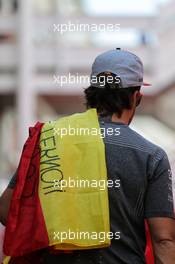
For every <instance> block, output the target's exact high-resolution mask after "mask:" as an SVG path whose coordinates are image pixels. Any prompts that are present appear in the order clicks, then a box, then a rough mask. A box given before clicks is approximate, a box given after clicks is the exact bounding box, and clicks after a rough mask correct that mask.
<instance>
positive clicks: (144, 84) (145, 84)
mask: <svg viewBox="0 0 175 264" xmlns="http://www.w3.org/2000/svg"><path fill="white" fill-rule="evenodd" d="M142 85H143V86H152V84H151V83H146V82H143V84H142Z"/></svg>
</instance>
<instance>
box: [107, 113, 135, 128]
mask: <svg viewBox="0 0 175 264" xmlns="http://www.w3.org/2000/svg"><path fill="white" fill-rule="evenodd" d="M131 117H132V113H131V111H124V112H123V113H122V115H121V117H118V116H117V115H116V114H113V115H112V122H116V123H117V122H119V123H124V124H125V125H129V124H130V122H131Z"/></svg>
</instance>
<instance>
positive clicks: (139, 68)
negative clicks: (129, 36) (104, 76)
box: [90, 48, 151, 88]
mask: <svg viewBox="0 0 175 264" xmlns="http://www.w3.org/2000/svg"><path fill="white" fill-rule="evenodd" d="M103 72H109V73H113V74H115V75H116V76H118V78H119V79H120V83H119V87H120V88H128V87H134V86H150V85H151V84H149V83H145V82H143V64H142V61H141V60H140V58H139V57H138V56H136V55H135V54H133V53H131V52H129V51H125V50H121V49H120V48H116V49H115V50H110V51H107V52H104V53H102V54H100V55H99V56H97V57H96V59H95V61H94V63H93V65H92V72H91V78H90V83H91V85H93V86H95V87H99V88H102V87H104V85H102V84H101V83H100V82H99V79H98V78H96V77H97V76H98V75H99V74H100V73H103Z"/></svg>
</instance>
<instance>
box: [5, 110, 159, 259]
mask: <svg viewBox="0 0 175 264" xmlns="http://www.w3.org/2000/svg"><path fill="white" fill-rule="evenodd" d="M70 127H71V128H74V129H77V128H80V127H81V128H84V129H86V131H87V129H92V128H96V129H97V130H98V129H99V124H98V118H97V113H96V110H95V109H91V110H88V111H87V112H85V113H81V114H75V115H73V116H70V117H66V118H62V119H60V120H58V121H54V122H48V123H46V124H43V123H39V122H38V123H37V124H36V125H35V126H34V127H32V128H30V129H29V137H28V139H27V141H26V143H25V145H24V148H23V151H22V155H21V159H20V163H19V166H18V176H17V184H16V186H15V189H14V192H13V197H12V201H11V205H10V210H9V215H8V220H7V226H6V231H5V239H4V253H5V255H6V256H12V258H11V260H10V261H9V260H8V259H7V262H3V263H11V264H13V263H15V264H16V263H21V264H24V263H23V260H22V258H21V259H20V258H19V262H13V259H14V260H15V261H17V260H18V257H19V256H24V255H28V257H29V258H30V254H31V257H32V256H34V258H35V254H33V253H32V252H35V251H37V250H39V249H43V248H46V247H49V246H52V248H53V249H54V250H57V251H58V250H67V252H69V250H72V249H80V248H81V249H85V248H96V247H97V248H98V247H104V246H109V245H110V239H109V238H108V237H106V238H105V241H103V243H101V242H100V241H99V238H98V237H96V238H94V239H93V240H92V239H90V240H89V239H85V240H82V239H81V238H80V237H76V238H74V239H73V240H72V239H69V238H68V237H66V238H65V237H64V241H61V238H60V236H58V235H60V233H61V232H64V233H66V234H68V232H69V231H70V232H72V231H74V233H76V232H77V231H78V232H89V233H93V232H96V233H98V232H105V233H108V232H109V231H110V226H109V208H108V195H107V189H105V190H103V191H102V190H99V186H97V187H96V188H89V187H88V188H82V187H78V188H77V187H75V186H74V187H73V188H72V187H71V188H69V186H65V184H66V182H68V179H69V178H71V179H74V180H76V181H77V180H88V181H89V182H90V181H91V180H96V181H97V182H98V181H99V180H106V179H107V173H106V164H105V149H104V143H103V140H102V138H101V137H100V136H99V134H98V133H97V134H93V135H91V136H90V137H89V136H83V137H82V136H81V135H79V136H77V135H73V136H63V137H62V136H61V134H60V133H59V132H60V129H62V128H66V129H69V128H70ZM63 180H64V181H65V182H64V185H63V186H62V187H61V186H60V183H61V182H62V181H63ZM147 232H149V231H148V230H147ZM97 235H98V234H97ZM148 242H149V244H148V247H147V252H146V258H147V263H149V264H153V263H154V262H153V258H152V255H151V252H152V248H151V240H148ZM32 254H33V255H32ZM38 259H39V258H38ZM29 263H35V262H33V261H31V262H29ZM38 263H40V262H38Z"/></svg>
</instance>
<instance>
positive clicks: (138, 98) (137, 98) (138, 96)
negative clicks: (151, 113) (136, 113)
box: [134, 91, 143, 107]
mask: <svg viewBox="0 0 175 264" xmlns="http://www.w3.org/2000/svg"><path fill="white" fill-rule="evenodd" d="M134 96H135V106H136V107H137V106H138V105H139V104H140V102H141V99H142V96H143V94H142V93H141V92H140V91H136V92H135V93H134Z"/></svg>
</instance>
